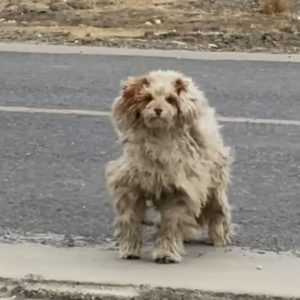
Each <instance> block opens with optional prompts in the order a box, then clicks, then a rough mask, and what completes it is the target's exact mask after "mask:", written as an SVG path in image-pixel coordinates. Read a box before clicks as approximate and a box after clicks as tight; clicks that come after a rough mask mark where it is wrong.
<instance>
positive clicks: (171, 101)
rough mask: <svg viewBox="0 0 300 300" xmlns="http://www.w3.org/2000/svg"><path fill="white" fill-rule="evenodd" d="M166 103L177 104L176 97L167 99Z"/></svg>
mask: <svg viewBox="0 0 300 300" xmlns="http://www.w3.org/2000/svg"><path fill="white" fill-rule="evenodd" d="M166 101H167V102H168V103H170V104H176V103H177V99H176V97H174V96H169V97H167V98H166Z"/></svg>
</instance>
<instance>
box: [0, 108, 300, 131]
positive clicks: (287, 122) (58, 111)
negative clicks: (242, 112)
mask: <svg viewBox="0 0 300 300" xmlns="http://www.w3.org/2000/svg"><path fill="white" fill-rule="evenodd" d="M0 112H9V113H29V114H55V115H75V116H91V117H103V116H106V117H109V116H110V112H108V111H99V110H81V109H60V108H36V107H22V106H1V105H0ZM218 120H219V121H220V122H223V123H252V124H266V125H291V126H300V120H280V119H256V118H243V117H221V116H219V117H218Z"/></svg>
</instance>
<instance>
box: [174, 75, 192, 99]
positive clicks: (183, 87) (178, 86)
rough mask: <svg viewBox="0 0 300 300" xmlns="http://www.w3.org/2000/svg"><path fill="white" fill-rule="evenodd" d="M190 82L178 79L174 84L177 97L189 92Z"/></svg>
mask: <svg viewBox="0 0 300 300" xmlns="http://www.w3.org/2000/svg"><path fill="white" fill-rule="evenodd" d="M188 85H189V82H188V81H187V80H184V79H183V78H177V79H176V80H175V82H174V87H175V91H176V93H177V95H178V96H179V95H180V94H181V93H182V92H187V89H188Z"/></svg>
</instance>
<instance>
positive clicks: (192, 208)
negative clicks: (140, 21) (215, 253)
mask: <svg viewBox="0 0 300 300" xmlns="http://www.w3.org/2000/svg"><path fill="white" fill-rule="evenodd" d="M121 86H122V88H121V93H120V95H119V96H118V97H117V98H116V99H115V100H114V102H113V105H112V122H113V125H114V128H115V130H116V133H117V135H118V137H119V140H120V142H121V144H122V154H121V155H120V157H119V158H117V159H116V160H114V161H110V162H109V163H108V164H107V166H106V171H105V175H106V183H107V188H108V191H109V194H110V197H111V199H112V204H113V208H114V210H115V212H116V220H115V236H116V238H117V241H118V245H119V252H120V257H121V258H123V259H139V258H140V255H141V248H142V244H143V238H142V232H141V227H142V222H143V220H144V216H145V212H146V209H147V203H148V202H149V201H150V202H151V203H152V205H153V206H154V207H155V209H157V210H158V211H159V212H160V217H161V219H160V223H159V226H158V229H157V232H156V236H155V245H154V252H153V258H154V260H155V262H157V263H179V262H180V261H181V260H182V255H183V254H184V240H185V238H186V237H187V236H190V233H192V232H193V231H194V230H198V229H201V228H203V227H204V226H206V225H207V227H208V234H209V238H210V239H211V241H212V243H213V245H215V246H226V245H228V244H230V242H231V237H232V230H231V206H230V204H229V201H228V198H227V190H228V186H229V184H230V169H231V153H230V148H229V147H227V146H225V145H224V142H223V138H222V135H221V132H220V126H219V125H218V123H217V120H216V117H215V110H214V109H213V108H212V107H211V106H210V105H209V103H208V100H207V98H206V96H205V95H204V93H203V92H202V91H201V90H200V89H199V88H198V87H197V86H196V85H195V83H194V82H193V80H192V79H191V78H190V77H188V76H186V75H185V74H183V73H180V72H177V71H170V70H167V71H164V70H154V71H150V72H148V73H147V74H145V75H141V76H135V77H129V78H128V79H127V80H126V81H125V82H123V83H122V85H121Z"/></svg>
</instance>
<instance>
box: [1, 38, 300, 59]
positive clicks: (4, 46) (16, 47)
mask: <svg viewBox="0 0 300 300" xmlns="http://www.w3.org/2000/svg"><path fill="white" fill-rule="evenodd" d="M1 52H15V53H39V54H42V53H44V54H83V55H110V56H135V57H136V56H140V57H156V58H177V59H193V60H229V61H266V62H267V61H269V62H291V63H300V55H299V54H272V53H247V52H203V51H188V50H157V49H127V48H110V47H94V46H93V47H92V46H67V45H47V44H29V43H1V42H0V53H1Z"/></svg>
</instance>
